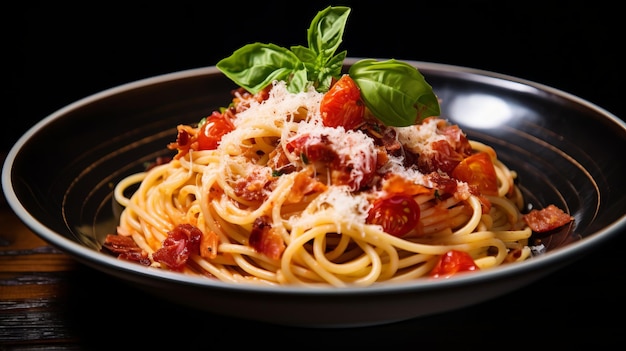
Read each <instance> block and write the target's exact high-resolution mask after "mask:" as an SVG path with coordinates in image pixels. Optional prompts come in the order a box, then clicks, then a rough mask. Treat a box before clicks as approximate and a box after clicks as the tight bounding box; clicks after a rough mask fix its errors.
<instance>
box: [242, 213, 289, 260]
mask: <svg viewBox="0 0 626 351" xmlns="http://www.w3.org/2000/svg"><path fill="white" fill-rule="evenodd" d="M249 244H250V246H252V247H253V248H254V249H255V250H256V251H257V252H260V253H262V254H264V255H266V256H267V257H269V258H271V259H274V260H278V259H280V256H281V255H282V254H283V251H285V243H284V241H283V238H282V236H281V235H280V233H278V232H276V231H275V230H273V229H272V224H271V223H270V218H269V217H267V216H261V217H259V218H257V219H255V220H254V223H253V224H252V231H251V232H250V238H249Z"/></svg>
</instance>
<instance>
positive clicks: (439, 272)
mask: <svg viewBox="0 0 626 351" xmlns="http://www.w3.org/2000/svg"><path fill="white" fill-rule="evenodd" d="M478 269H479V268H478V266H477V265H476V263H475V262H474V259H473V258H472V256H470V254H468V253H467V252H465V251H458V250H450V251H448V252H446V253H445V254H444V255H442V256H441V258H440V259H439V262H437V265H435V267H434V268H433V269H432V271H430V276H431V277H433V278H449V277H451V276H453V275H455V274H456V273H460V272H466V271H477V270H478Z"/></svg>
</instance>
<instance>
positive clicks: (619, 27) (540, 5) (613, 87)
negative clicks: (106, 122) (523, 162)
mask: <svg viewBox="0 0 626 351" xmlns="http://www.w3.org/2000/svg"><path fill="white" fill-rule="evenodd" d="M559 3H560V4H561V5H555V4H552V3H551V2H550V1H543V2H533V1H530V2H529V1H476V0H475V1H402V2H400V1H395V0H386V1H376V2H373V1H372V2H366V1H337V2H327V1H290V2H288V1H280V2H275V1H266V2H262V1H257V2H253V3H245V2H241V1H237V2H236V1H231V2H226V3H224V4H223V5H221V6H218V5H217V4H216V3H212V2H209V1H202V2H194V1H176V2H156V1H153V2H133V1H128V2H115V1H106V2H102V1H90V2H82V3H76V2H75V3H73V4H69V3H64V2H57V1H51V2H42V3H40V4H37V3H34V4H33V3H27V2H21V3H18V4H15V5H14V6H15V7H16V8H17V10H14V11H6V12H5V17H9V18H8V20H9V21H5V22H4V23H5V24H4V25H5V26H8V28H6V29H5V31H4V35H5V36H7V38H6V40H5V45H6V43H8V46H9V50H7V51H5V53H4V55H3V56H4V57H5V58H8V59H9V61H10V62H9V63H10V64H9V65H8V66H5V67H6V68H7V71H6V72H5V73H6V74H7V75H8V76H9V83H10V84H9V85H8V99H7V102H8V103H9V105H14V106H13V107H14V109H13V113H11V114H10V115H8V116H7V115H5V116H4V117H5V118H4V121H5V123H6V122H7V121H10V122H11V125H12V127H11V128H2V133H3V135H2V138H1V139H0V140H2V145H1V146H2V147H3V149H8V148H9V147H10V146H11V145H13V143H14V142H15V141H16V140H17V138H18V137H19V136H20V135H21V134H22V133H23V132H24V131H25V130H26V129H27V128H28V127H30V126H32V125H33V124H34V123H36V122H37V121H38V120H40V119H41V118H43V117H45V116H47V115H49V114H51V113H52V112H54V111H56V110H57V109H59V108H61V107H63V106H65V105H67V104H70V103H72V102H74V101H76V100H78V99H81V98H83V97H86V96H88V95H90V94H93V93H96V92H99V91H101V90H104V89H107V88H111V87H114V86H117V85H120V84H124V83H128V82H131V81H134V80H138V79H141V78H146V77H151V76H154V75H159V74H164V73H170V72H173V71H178V70H185V69H190V68H197V67H203V66H209V65H214V64H216V63H217V62H218V61H219V60H220V59H221V58H223V57H226V56H228V55H230V54H231V53H232V52H233V51H234V50H236V49H238V48H240V47H241V46H243V45H245V44H248V43H251V42H255V41H259V42H272V43H275V44H278V45H281V46H285V47H289V46H291V45H306V44H307V43H306V30H307V29H308V27H309V24H310V21H311V20H312V19H313V17H314V16H315V15H316V13H317V12H318V11H319V10H322V9H323V8H325V7H326V6H328V5H330V4H332V5H347V6H350V7H351V8H352V10H353V11H352V13H351V14H350V17H349V19H348V24H347V27H346V32H345V34H344V41H343V44H342V48H343V49H345V50H347V52H348V55H349V56H353V57H371V58H396V59H410V60H418V61H431V62H439V63H446V64H453V65H460V66H467V67H473V68H478V69H484V70H490V71H495V72H499V73H504V74H508V75H513V76H516V77H519V78H524V79H527V80H532V81H535V82H538V83H542V84H545V85H549V86H552V87H554V88H558V89H561V90H564V91H567V92H569V93H571V94H574V95H577V96H579V97H581V98H583V99H586V100H588V101H590V102H592V103H594V104H597V105H599V106H601V107H603V108H605V109H607V110H608V111H610V112H612V113H614V114H615V115H617V116H618V117H622V118H623V116H624V115H625V110H624V105H623V103H622V100H623V98H622V89H621V86H622V84H623V83H622V81H623V78H624V74H623V67H622V66H623V64H624V57H625V55H624V54H623V53H622V51H623V45H624V35H623V34H622V33H623V32H624V25H623V24H624V23H623V21H624V19H623V18H620V17H619V16H620V13H621V11H618V8H617V6H616V5H613V6H609V5H607V4H608V3H609V2H608V1H604V0H602V1H567V2H565V1H563V2H559ZM81 4H82V5H81ZM224 7H225V8H224ZM16 18H17V19H18V20H17V21H15V19H16ZM5 97H7V95H5Z"/></svg>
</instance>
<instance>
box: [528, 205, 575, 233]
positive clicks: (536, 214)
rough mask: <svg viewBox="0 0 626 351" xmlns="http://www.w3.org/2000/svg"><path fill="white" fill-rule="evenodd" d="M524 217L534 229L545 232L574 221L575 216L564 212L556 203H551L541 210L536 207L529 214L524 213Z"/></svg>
mask: <svg viewBox="0 0 626 351" xmlns="http://www.w3.org/2000/svg"><path fill="white" fill-rule="evenodd" d="M522 219H523V220H524V222H526V224H528V226H529V227H530V229H532V231H534V232H537V233H543V232H548V231H550V230H554V229H556V228H559V227H561V226H563V225H565V224H567V223H569V222H571V221H573V220H574V217H572V216H570V215H568V214H567V213H565V212H563V210H561V209H560V208H558V207H556V206H555V205H549V206H548V207H546V208H544V209H541V210H537V209H534V210H532V211H530V212H529V213H528V214H525V215H523V216H522Z"/></svg>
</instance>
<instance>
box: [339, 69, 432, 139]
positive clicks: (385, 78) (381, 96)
mask: <svg viewBox="0 0 626 351" xmlns="http://www.w3.org/2000/svg"><path fill="white" fill-rule="evenodd" d="M349 74H350V77H351V78H352V79H353V80H354V82H355V83H356V84H357V86H358V87H359V89H360V90H361V97H362V98H363V102H364V103H365V105H366V106H367V108H368V109H369V110H370V111H371V112H372V113H373V114H374V116H376V118H378V119H379V120H380V121H381V122H383V123H384V124H385V125H388V126H395V127H406V126H409V125H413V124H415V123H416V121H421V120H422V119H424V118H426V117H429V116H438V115H439V114H440V108H439V101H438V100H437V96H436V95H435V94H434V92H433V90H432V87H431V86H430V85H429V84H428V83H427V82H426V80H425V79H424V76H422V74H421V73H420V72H419V71H418V70H417V68H415V67H414V66H412V65H409V64H408V63H406V62H401V61H397V60H394V59H391V60H387V61H376V60H374V59H366V60H360V61H358V62H356V63H354V65H352V66H351V67H350V70H349Z"/></svg>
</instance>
